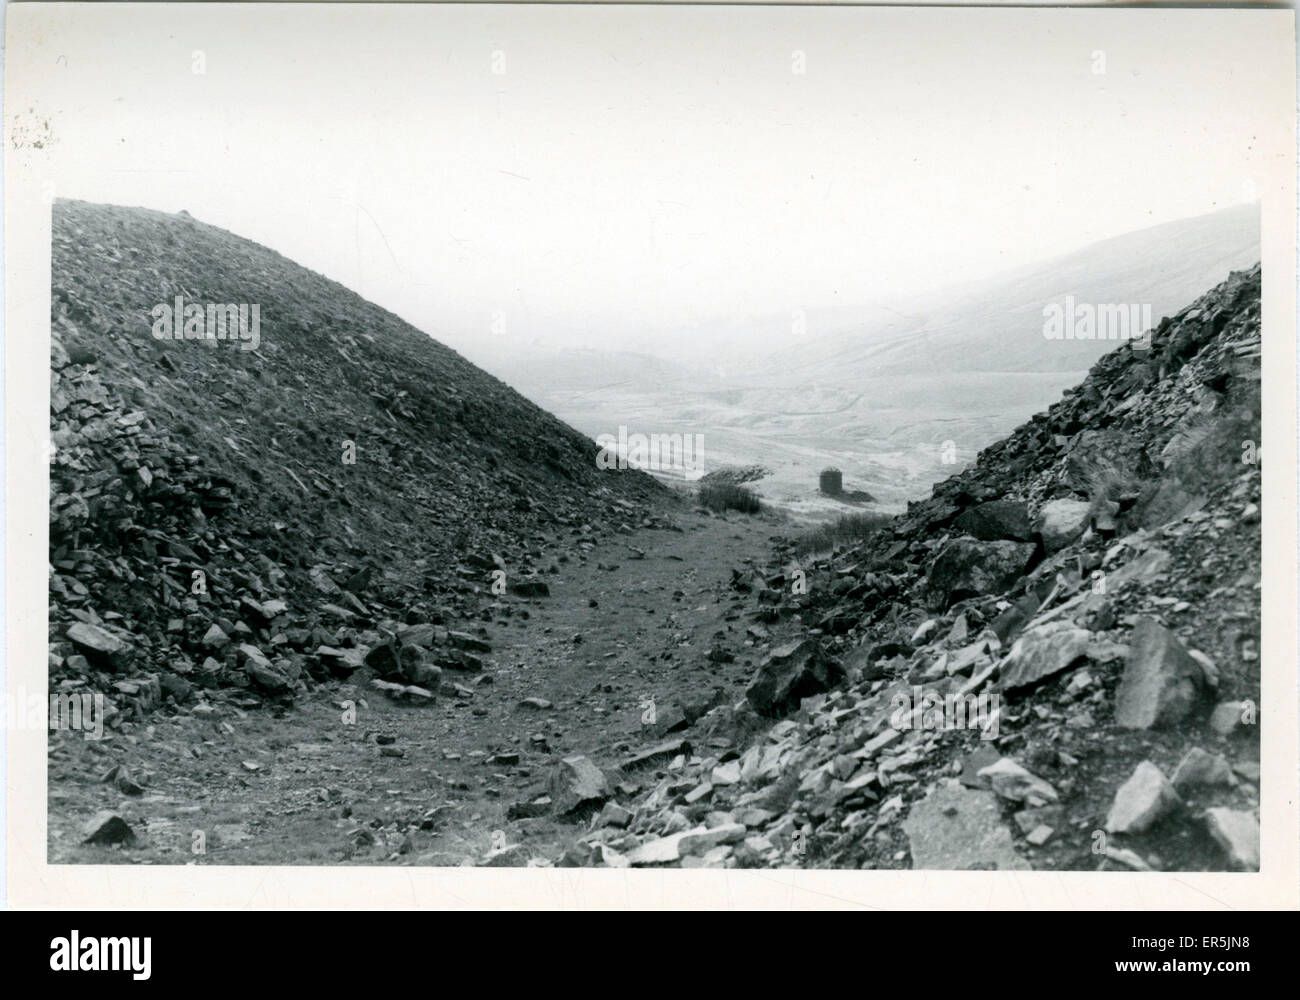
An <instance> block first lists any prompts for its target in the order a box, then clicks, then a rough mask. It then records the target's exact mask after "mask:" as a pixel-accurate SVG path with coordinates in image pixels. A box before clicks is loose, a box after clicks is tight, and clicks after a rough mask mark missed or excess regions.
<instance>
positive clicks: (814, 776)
mask: <svg viewBox="0 0 1300 1000" xmlns="http://www.w3.org/2000/svg"><path fill="white" fill-rule="evenodd" d="M1259 366H1260V268H1259V266H1258V265H1257V266H1256V267H1255V268H1254V269H1252V270H1250V271H1246V272H1238V273H1233V274H1232V275H1231V276H1230V277H1229V278H1228V280H1227V281H1225V282H1224V283H1223V284H1221V285H1219V286H1218V287H1216V288H1214V289H1213V290H1212V291H1210V292H1209V293H1207V294H1206V295H1204V296H1203V297H1201V298H1200V299H1198V300H1197V301H1196V302H1194V303H1193V304H1192V305H1190V306H1188V307H1186V308H1185V309H1183V310H1181V311H1180V312H1179V313H1178V314H1177V315H1175V316H1172V317H1168V318H1165V319H1163V320H1162V321H1161V322H1160V323H1159V325H1158V328H1157V330H1156V332H1155V335H1154V337H1153V338H1152V340H1151V343H1150V346H1149V347H1148V348H1147V349H1145V350H1141V349H1135V348H1134V345H1132V344H1125V345H1123V346H1122V347H1120V348H1118V349H1117V350H1114V351H1112V352H1111V353H1109V354H1107V355H1105V356H1104V357H1103V358H1101V360H1100V361H1098V362H1097V363H1096V365H1095V366H1094V367H1093V368H1092V370H1091V372H1090V374H1089V375H1088V377H1087V378H1086V379H1085V380H1084V381H1083V382H1082V383H1081V384H1080V385H1078V386H1077V387H1076V388H1075V389H1073V390H1071V391H1069V392H1067V393H1066V394H1065V396H1064V398H1063V399H1062V400H1061V401H1060V402H1058V403H1056V404H1055V405H1054V406H1052V407H1051V408H1050V409H1048V410H1047V411H1046V412H1045V413H1041V414H1039V415H1037V416H1035V417H1034V418H1033V419H1032V420H1030V421H1029V422H1028V423H1026V424H1025V425H1023V426H1021V427H1020V428H1018V429H1017V430H1016V431H1015V432H1014V433H1012V434H1011V435H1010V436H1008V437H1007V438H1006V439H1004V440H1002V441H1000V442H998V443H997V444H995V445H993V446H991V447H989V448H987V449H985V450H984V451H983V452H982V453H980V455H979V456H978V460H977V461H975V462H974V463H973V464H972V465H971V466H970V467H969V468H966V469H965V470H963V471H962V472H960V473H959V474H958V475H955V476H952V477H951V478H949V479H947V480H946V481H944V482H942V483H940V484H939V485H937V486H936V487H935V488H934V490H933V493H932V495H931V496H930V497H929V498H928V499H927V500H925V501H923V502H919V503H914V504H912V505H910V506H909V509H908V511H907V512H906V513H905V514H903V515H901V516H899V517H897V518H896V519H894V520H893V521H892V522H890V523H889V524H888V525H887V526H886V527H884V528H883V529H879V530H877V531H875V532H874V533H872V534H868V535H866V536H865V537H862V538H860V539H859V540H858V541H857V542H856V543H854V544H852V545H849V546H847V547H843V548H842V549H840V550H837V551H834V552H831V553H824V554H823V555H822V556H821V557H819V558H816V559H813V560H805V561H804V562H803V563H802V564H800V563H799V562H797V561H796V560H795V559H794V552H795V548H794V545H793V543H791V544H787V545H784V546H783V547H781V548H780V550H779V551H778V552H777V553H776V557H775V559H774V561H773V562H771V563H770V564H769V565H767V566H755V567H750V568H748V569H738V570H737V571H735V574H734V577H735V580H734V586H735V588H736V590H737V591H738V592H739V593H741V594H744V595H749V597H748V600H749V601H750V602H751V603H750V612H749V613H750V615H751V616H752V619H753V620H754V623H753V624H752V625H750V626H749V633H748V640H747V643H746V644H747V645H751V646H754V647H756V649H755V652H758V653H762V652H764V651H766V655H765V656H764V658H763V659H762V662H761V663H760V664H759V665H758V667H757V670H756V672H755V674H754V676H753V679H752V681H751V682H750V685H749V687H748V689H747V692H746V696H745V698H743V699H741V700H739V701H736V702H734V703H731V704H728V705H724V706H720V707H717V708H714V709H713V710H712V711H710V712H709V713H708V714H707V715H705V716H703V717H702V718H701V719H699V720H698V722H695V723H694V724H693V725H692V726H683V727H680V729H679V731H678V733H677V735H676V737H675V738H674V741H673V742H671V743H670V744H666V745H665V747H664V748H663V749H662V752H661V753H660V754H659V756H658V757H656V758H654V762H655V765H656V766H657V767H658V768H659V769H658V770H657V772H655V773H654V774H653V775H651V776H648V777H649V781H648V788H649V790H648V791H643V792H642V793H640V794H639V795H638V796H636V797H635V798H633V799H631V800H628V801H623V802H620V803H607V804H606V805H605V806H604V808H603V811H602V812H600V813H599V816H598V818H597V819H596V821H595V825H594V827H593V830H592V831H591V832H590V833H589V834H587V835H586V836H585V837H583V838H582V839H581V840H580V841H579V842H578V843H577V844H576V845H575V846H574V847H573V848H572V849H571V850H570V852H569V853H568V855H566V858H565V862H564V863H571V864H608V865H614V866H626V865H662V864H669V865H681V866H698V865H719V866H745V867H773V866H813V867H854V868H857V867H881V868H907V867H914V868H936V869H950V868H1011V869H1027V868H1047V869H1071V870H1079V869H1084V870H1091V869H1098V868H1102V869H1104V868H1108V867H1119V868H1123V869H1138V870H1148V869H1168V870H1198V869H1199V870H1223V869H1257V868H1258V865H1259V824H1258V809H1259V793H1258V784H1259V735H1258V728H1257V726H1256V725H1255V721H1256V719H1257V706H1258V704H1259V697H1260V663H1259V622H1260V537H1261V536H1260V502H1261V501H1260V465H1259V451H1258V443H1259V440H1260V381H1259V373H1260V368H1259Z"/></svg>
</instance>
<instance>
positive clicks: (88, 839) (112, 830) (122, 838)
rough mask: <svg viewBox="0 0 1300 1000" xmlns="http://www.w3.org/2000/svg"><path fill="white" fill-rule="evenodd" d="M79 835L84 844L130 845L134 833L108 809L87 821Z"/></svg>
mask: <svg viewBox="0 0 1300 1000" xmlns="http://www.w3.org/2000/svg"><path fill="white" fill-rule="evenodd" d="M81 834H82V843H84V844H130V843H132V842H133V841H134V840H135V831H133V830H132V829H131V827H130V825H129V824H128V823H127V821H126V820H124V819H123V818H122V817H121V816H119V815H118V814H117V813H115V812H113V811H112V810H108V809H105V810H104V811H102V812H97V813H95V815H94V816H92V817H91V818H90V819H89V820H87V821H86V822H85V823H84V824H83V825H82V827H81Z"/></svg>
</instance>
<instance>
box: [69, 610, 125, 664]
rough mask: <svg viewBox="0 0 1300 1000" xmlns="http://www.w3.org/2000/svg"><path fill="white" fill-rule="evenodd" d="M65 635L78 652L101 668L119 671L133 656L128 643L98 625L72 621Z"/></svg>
mask: <svg viewBox="0 0 1300 1000" xmlns="http://www.w3.org/2000/svg"><path fill="white" fill-rule="evenodd" d="M67 637H68V641H69V642H71V643H72V645H73V646H75V647H76V648H77V651H78V652H79V653H81V654H82V655H83V656H85V657H86V659H87V660H89V661H90V663H91V664H92V665H93V666H95V667H98V668H100V669H101V670H104V669H106V670H111V671H113V672H114V673H120V672H121V671H123V670H125V669H126V668H127V667H129V666H130V664H131V661H132V659H133V658H134V650H133V649H132V648H131V646H130V645H128V644H127V643H126V642H125V641H123V640H122V639H119V638H118V637H117V636H115V635H113V633H112V632H109V631H108V630H107V629H105V628H102V627H101V626H99V625H92V624H90V623H89V622H74V623H73V624H71V625H69V626H68V631H67Z"/></svg>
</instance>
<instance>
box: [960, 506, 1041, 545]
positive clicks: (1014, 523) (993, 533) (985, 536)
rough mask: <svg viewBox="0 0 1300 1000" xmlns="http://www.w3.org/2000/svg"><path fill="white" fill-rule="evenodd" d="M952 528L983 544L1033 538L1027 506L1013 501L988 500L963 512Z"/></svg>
mask: <svg viewBox="0 0 1300 1000" xmlns="http://www.w3.org/2000/svg"><path fill="white" fill-rule="evenodd" d="M952 526H953V527H954V528H956V529H957V530H958V531H960V532H962V533H963V534H967V535H972V536H974V537H975V538H978V539H979V540H980V541H982V542H997V541H1003V540H1009V541H1013V542H1028V541H1031V540H1032V539H1033V537H1034V529H1033V526H1032V525H1031V524H1030V523H1029V505H1028V504H1025V503H1022V502H1020V501H1016V500H990V501H989V502H988V503H982V504H978V505H976V506H974V507H970V508H968V509H966V510H964V511H962V513H961V515H960V516H959V517H958V518H957V520H955V521H953V523H952Z"/></svg>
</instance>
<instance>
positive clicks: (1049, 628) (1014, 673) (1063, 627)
mask: <svg viewBox="0 0 1300 1000" xmlns="http://www.w3.org/2000/svg"><path fill="white" fill-rule="evenodd" d="M1091 638H1092V633H1091V632H1089V631H1088V630H1087V629H1085V628H1078V627H1076V626H1075V625H1074V624H1073V623H1072V622H1069V621H1066V620H1063V619H1057V620H1056V621H1052V622H1048V623H1047V624H1045V625H1040V626H1039V627H1038V628H1034V629H1030V630H1029V631H1028V632H1026V633H1025V634H1024V635H1022V636H1021V637H1020V638H1018V639H1017V640H1016V641H1015V643H1013V644H1012V646H1011V652H1010V653H1008V654H1007V658H1006V659H1005V660H1003V661H1002V665H1001V673H1002V687H1003V689H1004V690H1006V691H1014V690H1016V689H1017V688H1023V687H1028V686H1030V685H1031V684H1036V683H1038V682H1039V681H1041V680H1043V679H1045V678H1047V677H1051V676H1052V675H1054V674H1058V673H1060V672H1061V671H1062V670H1065V669H1066V668H1067V667H1069V666H1070V665H1071V664H1073V663H1074V662H1075V661H1077V660H1079V659H1081V658H1082V657H1084V656H1086V655H1087V653H1088V643H1089V641H1090V640H1091Z"/></svg>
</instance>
